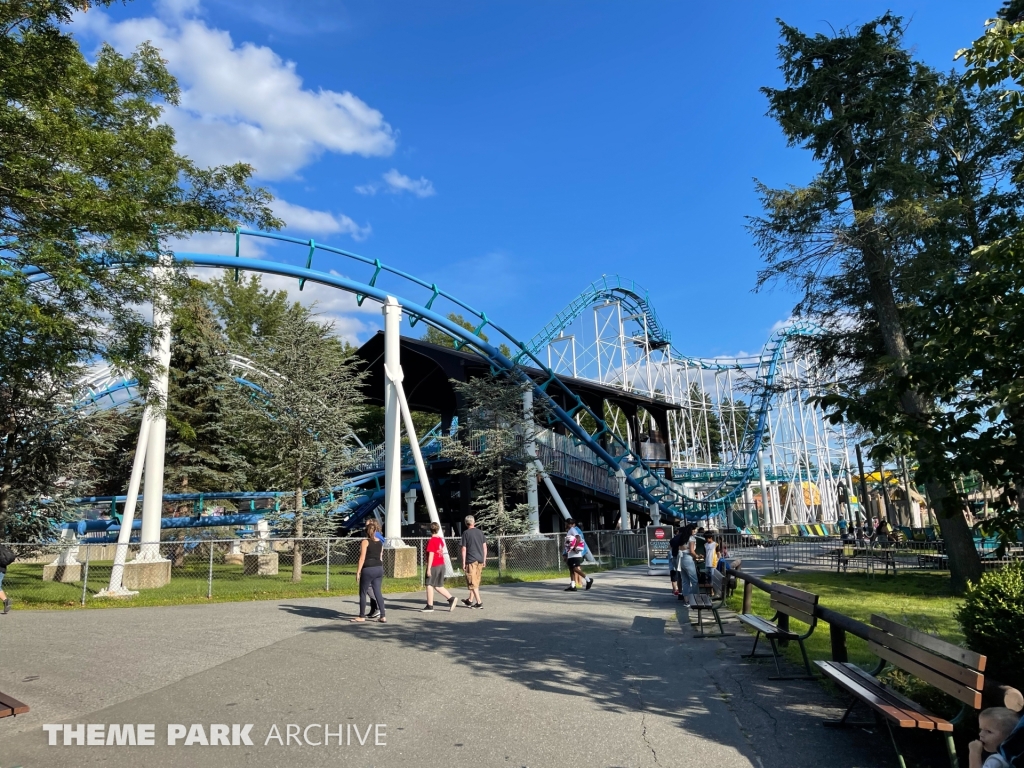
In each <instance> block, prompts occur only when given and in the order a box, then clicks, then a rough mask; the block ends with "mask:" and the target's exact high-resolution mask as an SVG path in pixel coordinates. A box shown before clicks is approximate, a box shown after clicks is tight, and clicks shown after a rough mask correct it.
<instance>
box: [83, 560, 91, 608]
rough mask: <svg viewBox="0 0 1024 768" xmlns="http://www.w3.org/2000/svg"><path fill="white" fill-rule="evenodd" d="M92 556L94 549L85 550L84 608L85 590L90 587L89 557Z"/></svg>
mask: <svg viewBox="0 0 1024 768" xmlns="http://www.w3.org/2000/svg"><path fill="white" fill-rule="evenodd" d="M91 554H92V547H90V546H86V548H85V570H84V572H83V573H82V607H83V608H84V607H85V590H86V587H88V586H89V555H91Z"/></svg>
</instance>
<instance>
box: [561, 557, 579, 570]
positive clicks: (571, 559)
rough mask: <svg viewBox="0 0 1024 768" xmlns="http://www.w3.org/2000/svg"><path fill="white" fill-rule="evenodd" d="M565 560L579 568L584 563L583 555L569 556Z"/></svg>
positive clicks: (572, 566) (571, 565) (573, 566)
mask: <svg viewBox="0 0 1024 768" xmlns="http://www.w3.org/2000/svg"><path fill="white" fill-rule="evenodd" d="M565 562H566V563H568V564H569V567H570V568H579V567H580V566H581V565H583V558H582V557H567V558H566V559H565Z"/></svg>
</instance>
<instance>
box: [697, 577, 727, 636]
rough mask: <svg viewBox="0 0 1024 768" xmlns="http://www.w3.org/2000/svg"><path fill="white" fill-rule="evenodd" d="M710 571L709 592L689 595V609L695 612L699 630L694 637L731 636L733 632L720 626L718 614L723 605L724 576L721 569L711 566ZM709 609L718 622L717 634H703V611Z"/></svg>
mask: <svg viewBox="0 0 1024 768" xmlns="http://www.w3.org/2000/svg"><path fill="white" fill-rule="evenodd" d="M709 573H710V580H711V585H710V586H711V593H710V594H708V593H706V592H701V593H699V594H696V595H690V610H693V611H696V612H697V626H698V628H699V629H700V632H698V633H695V634H694V635H693V636H694V637H732V636H733V635H734V634H735V632H726V631H725V629H724V628H723V627H722V619H721V617H720V616H719V615H718V610H719V609H720V608H721V607H722V606H723V605H725V592H726V589H725V577H724V576H723V575H722V573H721V571H719V570H717V569H715V568H712V569H711V571H710V572H709ZM705 611H711V615H712V616H714V617H715V623H716V624H718V634H717V635H705V634H704V612H705Z"/></svg>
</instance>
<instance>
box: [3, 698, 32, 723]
mask: <svg viewBox="0 0 1024 768" xmlns="http://www.w3.org/2000/svg"><path fill="white" fill-rule="evenodd" d="M26 712H28V704H22V703H21V702H20V701H18V700H17V699H15V698H12V697H11V696H8V695H7V694H6V693H0V717H14V716H15V715H24V714H25V713H26Z"/></svg>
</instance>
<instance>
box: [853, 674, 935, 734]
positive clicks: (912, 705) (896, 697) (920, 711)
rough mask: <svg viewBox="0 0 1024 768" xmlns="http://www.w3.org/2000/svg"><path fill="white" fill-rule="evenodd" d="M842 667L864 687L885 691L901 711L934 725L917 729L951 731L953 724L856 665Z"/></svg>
mask: <svg viewBox="0 0 1024 768" xmlns="http://www.w3.org/2000/svg"><path fill="white" fill-rule="evenodd" d="M844 666H845V667H846V668H847V669H848V670H849V672H850V674H853V675H856V676H858V677H860V678H861V679H862V680H864V682H865V685H868V684H871V685H875V686H878V687H879V688H880V689H881V690H883V691H885V693H886V696H887V697H888V698H889V699H891V700H892V701H893V702H894V703H895V704H896V705H897V706H898V707H900V708H901V709H903V710H905V711H907V712H914V713H916V714H917V715H919V716H920V717H923V718H926V719H928V720H930V721H931V722H932V723H934V725H933V726H927V725H919V726H918V727H921V728H924V729H925V730H931V729H932V728H934V729H935V730H939V731H949V732H952V731H953V724H952V723H951V722H949V721H948V720H945V719H943V718H941V717H939V716H938V715H933V714H932V713H931V712H929V711H928V710H927V709H925V708H924V707H922V706H921V705H920V704H918V703H917V702H916V701H911V700H910V699H908V698H907V697H905V696H903V695H901V694H899V693H897V692H896V691H894V690H893V689H892V688H889V687H887V686H884V685H881V684H880V682H879V680H878V679H877V678H874V677H872V676H871V675H870V674H868V673H867V672H865V671H864V670H863V669H861V668H860V667H858V666H857V665H856V664H849V663H848V664H845V665H844Z"/></svg>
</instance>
